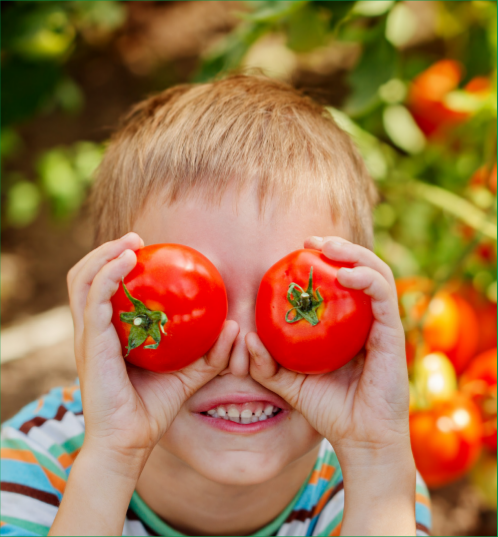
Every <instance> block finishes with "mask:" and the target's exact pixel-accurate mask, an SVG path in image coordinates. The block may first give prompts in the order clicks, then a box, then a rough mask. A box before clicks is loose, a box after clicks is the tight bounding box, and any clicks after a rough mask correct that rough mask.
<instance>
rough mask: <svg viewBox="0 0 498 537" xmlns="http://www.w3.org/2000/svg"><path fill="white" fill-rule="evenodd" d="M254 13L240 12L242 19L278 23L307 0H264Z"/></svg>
mask: <svg viewBox="0 0 498 537" xmlns="http://www.w3.org/2000/svg"><path fill="white" fill-rule="evenodd" d="M262 4H263V5H262V6H261V7H260V8H259V9H257V10H256V11H254V12H253V13H240V14H239V16H240V18H242V19H245V20H249V21H252V22H257V23H265V24H276V23H278V22H279V21H281V20H283V19H284V18H286V17H288V16H289V15H291V14H292V13H294V12H295V11H298V10H299V9H301V7H302V6H305V5H306V4H307V2H306V1H303V0H299V1H283V2H280V1H279V2H275V1H274V2H262Z"/></svg>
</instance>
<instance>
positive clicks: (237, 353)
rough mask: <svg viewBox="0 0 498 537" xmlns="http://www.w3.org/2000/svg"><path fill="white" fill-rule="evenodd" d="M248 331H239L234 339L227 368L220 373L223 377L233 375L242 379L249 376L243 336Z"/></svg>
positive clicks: (247, 357)
mask: <svg viewBox="0 0 498 537" xmlns="http://www.w3.org/2000/svg"><path fill="white" fill-rule="evenodd" d="M249 331H250V330H244V331H243V330H242V327H241V330H240V332H239V335H238V336H237V338H236V339H235V342H234V344H233V346H232V351H231V353H230V361H229V362H228V367H227V368H226V369H225V370H224V371H222V372H221V373H220V376H223V375H233V376H234V377H239V378H244V377H247V376H248V375H249V351H248V350H247V347H246V343H245V335H246V334H247V333H248V332H249Z"/></svg>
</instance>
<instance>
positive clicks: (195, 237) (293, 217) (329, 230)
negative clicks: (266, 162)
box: [134, 185, 349, 255]
mask: <svg viewBox="0 0 498 537" xmlns="http://www.w3.org/2000/svg"><path fill="white" fill-rule="evenodd" d="M134 228H135V230H136V231H137V232H138V233H140V234H141V235H142V237H143V239H144V241H145V243H146V244H152V243H156V242H179V243H182V244H187V245H189V246H192V247H193V248H197V249H200V251H203V249H205V248H210V249H213V248H215V249H217V250H227V251H229V250H232V251H239V249H240V247H241V245H244V246H245V248H246V249H251V250H252V251H253V252H254V253H255V254H258V253H259V254H263V253H264V252H265V251H266V249H269V250H272V251H274V250H275V249H278V250H280V249H283V250H285V251H284V255H285V253H288V251H292V250H293V249H297V248H302V247H303V241H304V239H305V238H306V237H308V236H310V235H318V236H328V235H340V236H343V237H345V238H349V226H348V225H347V223H346V219H345V218H341V217H340V215H334V214H332V210H331V207H330V206H329V204H328V203H327V201H323V202H321V203H317V202H316V200H315V201H313V200H311V199H309V198H307V197H301V198H300V199H293V200H292V201H291V202H290V203H289V202H287V203H286V202H282V200H281V199H280V198H279V196H278V193H275V195H273V196H269V197H268V198H267V199H266V200H265V203H264V204H261V200H260V199H259V197H258V192H257V189H256V188H255V187H252V186H247V187H244V188H237V186H236V185H231V186H230V187H228V188H227V189H226V191H225V192H224V193H223V194H222V195H221V196H219V197H218V199H209V197H207V196H203V195H202V193H197V194H196V195H189V196H186V197H183V198H182V199H177V200H176V201H175V202H173V203H171V202H166V201H165V199H164V196H160V195H159V196H154V197H151V198H150V199H149V200H148V202H147V204H146V207H145V209H144V210H143V211H142V212H141V214H140V215H139V217H138V218H137V220H136V222H135V226H134Z"/></svg>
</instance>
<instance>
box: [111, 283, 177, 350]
mask: <svg viewBox="0 0 498 537" xmlns="http://www.w3.org/2000/svg"><path fill="white" fill-rule="evenodd" d="M121 282H122V284H123V289H124V292H125V294H126V296H127V297H128V299H129V301H130V302H131V303H132V304H133V306H134V307H135V310H134V311H127V312H124V313H121V315H120V316H119V318H120V320H121V322H123V323H126V324H131V329H130V335H129V337H128V346H127V347H126V348H127V349H128V352H127V353H126V356H128V355H129V354H130V352H131V351H132V350H133V349H136V348H137V347H140V345H142V343H144V342H145V340H146V339H147V338H148V337H149V336H150V337H151V338H152V339H153V340H154V341H155V343H153V344H151V345H145V347H144V349H157V347H159V343H160V342H161V332H162V333H163V334H166V332H165V331H164V325H165V324H166V323H167V322H168V317H167V316H166V314H165V313H164V312H163V311H151V310H150V309H148V308H147V306H146V305H145V304H144V303H143V302H141V301H140V300H138V299H137V298H134V297H132V296H131V294H130V292H129V291H128V289H127V287H126V285H125V283H124V279H121ZM126 356H125V358H126Z"/></svg>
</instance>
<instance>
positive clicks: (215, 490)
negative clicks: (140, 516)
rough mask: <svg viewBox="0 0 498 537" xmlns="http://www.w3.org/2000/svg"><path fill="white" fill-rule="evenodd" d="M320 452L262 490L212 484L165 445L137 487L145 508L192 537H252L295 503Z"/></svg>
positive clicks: (156, 451)
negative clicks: (246, 536) (235, 536)
mask: <svg viewBox="0 0 498 537" xmlns="http://www.w3.org/2000/svg"><path fill="white" fill-rule="evenodd" d="M318 450H319V446H317V447H316V448H314V449H313V450H312V451H310V452H309V453H307V454H306V455H304V456H303V457H301V458H300V459H298V460H297V461H295V462H294V463H293V464H291V465H289V466H287V467H286V468H285V470H284V472H282V473H281V474H279V475H278V476H276V477H274V478H273V479H271V480H270V481H266V482H264V483H261V484H258V485H249V486H243V485H242V486H241V485H223V484H220V483H216V482H214V481H211V480H208V479H206V478H205V477H204V476H202V475H200V474H198V473H197V472H196V471H194V470H193V469H192V468H190V467H189V466H187V465H186V464H185V463H184V462H183V461H180V460H179V459H177V458H176V457H175V456H174V455H171V454H170V453H168V452H167V451H165V450H164V449H163V448H161V447H160V446H159V445H158V446H156V448H155V449H154V450H153V452H152V454H151V456H150V458H149V460H148V461H147V464H146V465H145V468H144V470H143V472H142V475H141V477H140V479H139V481H138V484H137V488H136V490H137V492H138V494H139V495H140V496H141V498H142V499H143V500H144V501H145V503H146V504H147V505H148V506H149V507H150V508H151V509H152V510H153V511H154V512H155V513H156V514H157V515H158V516H159V517H161V518H162V519H163V520H165V521H166V522H167V523H168V524H169V525H170V526H172V527H173V528H175V529H176V530H177V531H180V532H182V533H185V534H186V535H251V534H252V533H255V532H256V531H258V529H260V528H263V527H264V526H266V525H267V524H269V523H270V522H271V521H272V520H274V519H275V518H276V517H277V516H278V515H279V514H280V513H281V512H282V511H283V510H284V509H285V508H286V507H287V505H289V503H290V502H291V501H292V499H293V498H294V496H295V495H296V494H297V492H298V491H299V488H300V487H301V485H302V484H303V483H304V481H305V480H306V478H307V477H308V475H309V473H310V472H311V470H312V468H313V465H314V463H315V461H316V458H317V455H318Z"/></svg>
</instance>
